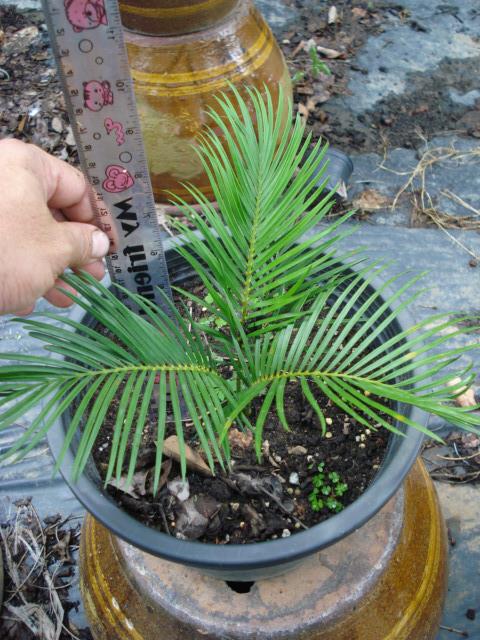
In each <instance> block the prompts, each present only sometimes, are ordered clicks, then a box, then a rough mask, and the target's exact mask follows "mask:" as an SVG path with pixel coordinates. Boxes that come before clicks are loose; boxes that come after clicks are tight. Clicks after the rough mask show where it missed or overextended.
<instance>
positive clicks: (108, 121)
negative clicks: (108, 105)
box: [103, 118, 125, 146]
mask: <svg viewBox="0 0 480 640" xmlns="http://www.w3.org/2000/svg"><path fill="white" fill-rule="evenodd" d="M103 124H104V127H105V131H106V132H107V133H108V134H109V135H110V134H111V133H112V131H113V132H115V140H116V142H117V144H118V146H121V145H122V144H123V143H124V142H125V132H124V131H123V125H122V123H121V122H116V121H115V120H112V118H105V120H104V123H103Z"/></svg>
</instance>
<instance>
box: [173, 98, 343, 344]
mask: <svg viewBox="0 0 480 640" xmlns="http://www.w3.org/2000/svg"><path fill="white" fill-rule="evenodd" d="M232 92H233V94H234V101H232V100H231V99H230V98H227V97H226V96H221V97H219V98H218V110H217V112H212V113H211V114H210V115H211V117H212V119H213V121H214V124H215V126H216V127H217V128H218V130H220V131H221V132H222V135H223V137H224V139H225V140H226V143H224V142H222V141H221V140H220V139H219V138H218V137H217V136H216V135H215V134H214V133H213V131H210V132H208V133H207V134H206V135H205V136H204V137H203V141H202V144H201V145H200V149H199V155H200V159H201V161H202V164H203V167H204V169H205V170H206V172H207V173H208V175H209V178H210V183H211V185H212V188H213V192H214V196H215V199H216V201H217V205H218V208H216V207H215V206H214V205H213V204H212V203H210V202H208V201H207V200H206V198H205V197H204V196H203V195H202V194H201V192H200V191H198V190H197V189H195V188H193V187H188V189H189V191H190V193H191V194H192V195H193V197H194V198H195V199H196V200H197V201H198V202H199V203H201V205H202V207H201V212H198V211H197V210H196V209H195V208H194V207H193V206H190V205H188V204H186V203H185V202H180V205H181V208H182V210H183V212H184V213H185V215H186V216H187V218H189V220H190V222H191V223H192V224H193V225H194V227H195V228H196V229H197V230H199V231H200V232H201V236H202V237H201V238H200V237H199V236H198V234H195V233H194V232H193V231H192V230H191V229H190V228H189V227H188V226H187V225H185V224H183V223H181V222H175V223H174V224H175V226H176V227H177V228H178V229H179V230H180V231H182V233H183V234H184V235H185V237H186V238H187V240H188V244H186V245H185V246H184V247H182V248H180V249H179V251H180V253H181V254H182V255H183V256H184V257H185V258H186V259H187V260H188V261H189V262H190V264H191V265H192V266H193V267H194V269H195V271H196V272H197V273H198V274H199V275H200V277H201V278H202V281H203V283H204V285H205V286H206V288H207V290H208V293H209V294H210V296H211V298H212V299H213V303H214V304H213V309H212V311H213V312H215V313H218V314H219V315H220V317H221V318H222V319H223V320H224V321H225V322H227V323H228V324H229V325H230V328H231V330H232V331H235V323H232V317H231V313H232V310H233V313H235V315H236V317H238V318H239V319H240V322H241V324H242V326H244V327H245V328H248V330H249V331H253V332H255V331H256V332H257V333H261V332H263V331H266V330H268V328H271V327H272V326H273V325H275V326H279V324H280V323H283V324H287V323H288V322H290V321H291V320H292V319H294V318H295V317H296V314H297V313H298V309H299V308H301V307H302V305H303V303H304V302H305V300H306V299H308V298H309V297H311V296H312V293H314V290H313V291H312V287H311V285H310V283H309V282H308V281H307V280H306V275H307V274H310V275H311V276H314V275H315V274H318V273H319V272H320V271H322V272H323V276H324V278H325V279H329V278H332V277H333V276H334V275H337V276H340V275H341V274H342V273H343V272H344V271H345V265H344V264H342V263H340V262H339V259H338V256H335V255H334V251H333V245H334V244H335V242H336V241H337V240H338V239H339V238H342V237H345V236H346V235H348V233H347V232H346V231H343V232H338V233H337V228H338V227H339V226H340V225H341V223H342V222H343V221H344V220H345V219H346V218H348V215H346V216H343V217H340V218H338V219H337V220H336V221H335V222H333V223H332V224H330V226H329V227H326V228H324V229H322V230H318V229H317V231H316V232H315V233H314V234H313V235H312V236H311V237H309V238H308V239H305V238H302V236H303V235H304V234H305V233H306V232H307V231H309V230H311V229H312V228H313V227H314V226H315V225H316V224H318V223H319V222H320V221H322V220H323V219H324V217H325V215H326V214H327V213H328V212H329V211H330V209H331V206H332V204H333V200H332V196H331V195H327V196H325V195H324V194H323V193H322V191H323V188H324V186H325V183H326V180H323V181H322V174H323V173H324V170H322V171H319V167H321V166H322V164H323V162H324V161H323V155H324V152H325V150H326V147H323V149H322V147H321V144H320V142H319V143H317V144H316V145H315V146H314V147H313V149H312V150H311V151H309V148H310V145H311V138H310V136H307V137H306V138H305V139H304V127H303V125H302V123H301V120H300V118H299V117H297V118H296V120H295V123H294V125H293V126H292V127H289V126H285V125H286V124H287V123H288V122H290V121H291V118H292V109H291V104H290V103H288V106H287V107H286V105H285V100H284V96H283V95H282V94H280V98H279V104H278V107H277V108H276V109H275V108H274V106H273V104H272V100H271V97H270V95H269V93H268V92H267V93H266V98H264V97H263V96H262V95H261V94H260V93H259V92H258V91H255V90H250V91H248V96H249V99H250V101H251V103H252V104H253V108H254V113H255V117H254V118H252V116H251V114H250V112H249V109H248V107H247V104H246V102H245V100H244V99H243V98H242V97H241V96H240V94H239V93H238V92H237V91H236V90H235V89H234V88H233V87H232ZM319 183H320V184H319ZM346 257H347V256H344V257H343V260H344V261H345V259H346ZM227 301H228V302H227ZM272 323H273V324H272Z"/></svg>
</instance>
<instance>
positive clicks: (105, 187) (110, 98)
mask: <svg viewBox="0 0 480 640" xmlns="http://www.w3.org/2000/svg"><path fill="white" fill-rule="evenodd" d="M43 5H44V9H45V14H46V17H47V24H48V26H49V31H50V36H51V41H52V48H53V50H54V54H55V58H56V61H57V67H58V70H59V75H60V78H61V80H62V85H63V89H64V95H65V101H66V105H67V109H68V112H69V116H70V122H71V126H72V130H73V133H74V137H75V140H76V142H77V147H78V153H79V158H80V162H81V165H82V168H83V170H84V172H85V174H86V175H87V177H88V179H89V182H90V184H91V185H92V191H93V202H94V204H95V208H96V211H97V217H98V224H99V226H100V228H102V229H103V230H104V231H105V232H106V233H107V234H108V235H109V237H110V238H111V241H113V242H114V243H115V249H114V253H112V254H111V255H110V256H109V257H108V258H107V265H108V269H109V272H110V276H111V278H112V280H113V281H114V282H116V283H118V284H121V285H123V286H125V287H126V288H127V289H129V290H130V291H133V292H136V293H140V294H141V295H144V296H145V297H146V298H149V299H151V300H154V301H155V302H156V303H157V304H159V305H164V300H163V297H162V295H161V294H160V293H159V292H158V291H157V290H156V287H159V288H160V289H162V290H163V291H164V292H165V293H166V294H167V295H168V296H169V297H170V298H171V289H170V283H169V279H168V272H167V267H166V261H165V256H164V252H163V246H162V241H161V232H160V228H159V225H158V222H157V218H156V209H155V202H154V199H153V193H152V189H151V184H150V178H149V173H148V165H147V160H146V155H145V151H144V147H143V140H142V136H141V130H140V125H139V119H138V114H137V110H136V102H135V96H134V93H133V85H132V81H131V78H130V72H129V66H128V58H127V54H126V50H125V46H124V42H123V32H122V26H121V19H120V12H119V9H118V3H117V2H116V1H115V0H103V1H102V0H99V2H98V6H99V7H100V9H102V11H103V9H105V11H104V13H102V11H100V13H98V15H97V21H98V24H95V23H94V24H93V26H92V23H91V22H90V23H88V24H87V22H88V21H87V22H85V23H84V22H82V20H87V18H86V17H85V16H80V17H79V16H78V14H75V15H74V16H73V17H72V16H69V15H67V11H68V10H67V9H65V8H64V7H63V6H61V5H60V6H59V2H56V1H55V0H43ZM62 5H63V3H62ZM78 21H80V22H78ZM92 95H93V97H92V98H91V96H92ZM107 208H108V209H107ZM108 210H109V211H110V213H111V214H112V215H111V217H110V216H109V215H108ZM119 293H120V296H119V297H123V298H125V294H121V292H117V295H118V294H119ZM129 306H132V305H131V304H129ZM136 311H139V310H138V308H137V309H136Z"/></svg>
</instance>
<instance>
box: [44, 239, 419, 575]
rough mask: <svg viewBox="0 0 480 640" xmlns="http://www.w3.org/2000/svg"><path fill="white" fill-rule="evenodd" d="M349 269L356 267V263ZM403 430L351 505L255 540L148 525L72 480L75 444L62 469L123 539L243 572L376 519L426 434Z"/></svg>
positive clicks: (185, 560)
mask: <svg viewBox="0 0 480 640" xmlns="http://www.w3.org/2000/svg"><path fill="white" fill-rule="evenodd" d="M179 242H181V239H179V238H175V239H173V241H171V240H170V241H166V242H165V243H164V246H165V253H166V256H167V261H168V254H173V256H174V257H177V259H179V256H178V254H176V253H175V251H174V246H175V245H176V244H178V243H179ZM351 268H352V270H355V267H354V266H353V265H352V266H351ZM380 284H382V280H381V279H374V280H373V281H372V282H371V287H373V288H378V287H379V285H380ZM387 292H388V290H387ZM382 298H383V296H382ZM399 304H400V303H399V302H397V301H395V302H394V304H393V305H391V306H392V307H393V308H395V307H397V306H399ZM86 315H87V314H86V312H85V311H83V309H81V308H80V307H76V308H75V309H74V310H73V312H72V314H71V318H72V319H73V320H76V321H82V320H83V319H84V317H85V316H86ZM396 321H397V322H398V325H399V327H400V329H401V330H405V329H407V328H410V327H412V325H413V324H414V322H413V318H412V316H411V314H410V313H409V312H408V311H406V310H405V309H402V310H401V311H400V313H399V314H398V316H397V318H396ZM409 416H410V418H411V419H412V420H415V421H416V422H419V423H420V424H427V423H428V414H426V413H425V412H423V411H421V410H419V409H417V408H416V407H411V408H410V413H409ZM66 422H67V418H66V416H65V414H64V415H63V416H61V417H60V418H59V419H58V420H57V421H56V422H55V424H54V425H53V426H52V428H51V429H50V430H49V432H48V442H49V445H50V449H51V451H52V454H53V456H54V458H55V459H57V457H58V455H59V453H60V451H61V449H62V445H63V440H64V436H65V432H66V428H67V426H68V425H67V424H66ZM404 432H405V436H404V437H402V436H397V435H393V434H392V435H391V442H394V443H395V445H396V451H395V452H394V453H393V455H391V456H389V454H388V450H387V454H386V457H385V459H384V461H383V462H382V465H381V467H380V469H379V471H378V473H377V475H376V476H375V477H374V479H373V481H372V482H371V484H370V486H369V487H368V488H367V489H366V490H365V491H364V492H363V493H362V495H361V496H359V498H357V499H356V500H355V501H354V502H353V503H352V504H350V505H349V506H348V507H346V508H345V509H343V510H342V511H341V512H340V513H337V514H335V515H332V516H331V517H330V518H329V519H328V520H325V521H323V522H321V523H319V524H316V525H314V526H312V527H310V528H309V529H307V530H303V531H299V532H296V533H295V534H294V535H292V536H289V537H287V538H281V539H277V540H268V541H263V542H256V543H246V544H227V545H220V544H213V543H206V542H198V541H194V540H179V539H178V538H176V537H174V536H170V535H168V534H166V533H163V532H161V531H158V530H156V529H153V528H151V527H148V526H147V525H145V524H143V523H142V522H140V521H139V520H136V519H135V518H133V517H132V516H131V515H129V514H128V513H127V512H126V511H124V510H123V509H122V508H121V507H120V506H119V505H118V504H117V503H116V502H115V501H114V499H113V498H112V497H110V496H109V495H108V494H107V492H106V491H105V489H104V488H103V484H101V483H100V484H98V482H95V481H94V479H93V478H92V477H91V476H90V475H88V473H87V472H84V473H83V474H82V476H81V477H80V478H79V479H78V480H77V481H76V482H72V480H71V478H70V474H71V468H72V465H73V460H74V455H73V451H72V448H71V447H69V449H68V451H67V453H66V454H65V457H64V460H63V462H62V465H61V467H60V472H61V474H62V476H63V478H64V479H65V481H66V482H67V484H68V485H69V487H70V489H71V491H72V492H73V494H74V495H75V497H76V498H77V499H78V500H79V501H80V502H81V503H82V505H83V506H84V507H85V509H86V510H87V511H89V512H90V513H91V514H92V515H93V516H94V517H95V518H96V519H97V520H98V521H99V522H101V523H102V524H103V525H104V526H105V527H107V528H108V529H109V530H110V531H112V532H113V533H114V534H115V535H116V536H118V537H119V538H121V539H123V540H124V541H125V542H127V543H129V544H132V545H133V546H135V547H137V548H139V549H141V550H142V551H145V552H146V553H149V554H152V555H154V556H158V557H161V558H164V559H165V560H169V561H171V562H178V563H181V564H186V565H189V566H193V567H197V568H201V569H202V568H203V569H207V570H210V569H211V570H222V571H223V570H225V571H228V570H232V571H239V572H240V571H242V572H244V571H248V570H253V569H258V568H260V567H273V566H275V565H282V564H287V563H291V562H294V561H298V560H300V559H301V558H303V557H305V556H308V555H310V554H312V553H315V552H316V551H319V550H321V549H323V548H325V547H327V546H330V545H332V544H334V543H335V542H337V541H338V540H340V539H342V538H344V537H346V536H347V535H348V534H350V533H352V532H353V531H354V530H356V529H358V528H360V527H361V526H362V525H363V524H365V522H367V520H369V519H370V518H372V517H373V516H374V515H375V514H376V513H377V512H378V511H379V510H380V509H381V508H382V507H383V506H384V505H385V504H386V503H387V502H388V500H389V499H390V498H391V497H392V496H393V495H394V494H395V493H396V492H397V491H398V489H399V488H400V485H401V483H402V482H403V480H404V478H405V476H406V475H407V473H408V472H409V470H410V469H411V467H412V465H413V463H414V462H415V460H416V458H417V456H418V453H419V451H420V448H421V446H422V442H423V439H424V436H423V434H422V433H421V432H420V431H418V430H416V429H413V428H411V427H406V428H405V429H404Z"/></svg>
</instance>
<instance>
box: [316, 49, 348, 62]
mask: <svg viewBox="0 0 480 640" xmlns="http://www.w3.org/2000/svg"><path fill="white" fill-rule="evenodd" d="M317 51H318V53H321V54H322V56H325V57H326V58H329V59H330V60H335V58H346V57H347V55H346V53H345V52H344V51H337V50H336V49H329V48H328V47H321V46H320V45H318V46H317Z"/></svg>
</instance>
